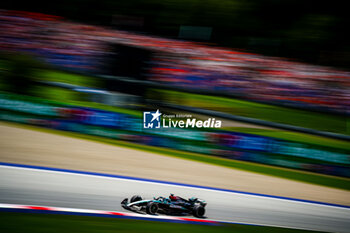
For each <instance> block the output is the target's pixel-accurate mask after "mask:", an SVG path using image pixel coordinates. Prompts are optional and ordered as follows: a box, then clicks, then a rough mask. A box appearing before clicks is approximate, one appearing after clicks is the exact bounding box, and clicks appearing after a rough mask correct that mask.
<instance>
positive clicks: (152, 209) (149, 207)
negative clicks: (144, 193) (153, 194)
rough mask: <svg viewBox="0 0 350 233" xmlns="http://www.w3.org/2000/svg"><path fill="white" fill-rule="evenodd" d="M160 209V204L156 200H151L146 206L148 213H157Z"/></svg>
mask: <svg viewBox="0 0 350 233" xmlns="http://www.w3.org/2000/svg"><path fill="white" fill-rule="evenodd" d="M157 211H158V204H157V203H154V202H149V203H148V204H147V206H146V213H147V214H156V213H157Z"/></svg>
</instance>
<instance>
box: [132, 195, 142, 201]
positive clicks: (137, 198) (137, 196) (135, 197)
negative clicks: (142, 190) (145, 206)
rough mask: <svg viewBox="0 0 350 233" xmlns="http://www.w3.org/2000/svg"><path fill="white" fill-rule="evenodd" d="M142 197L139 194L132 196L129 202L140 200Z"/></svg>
mask: <svg viewBox="0 0 350 233" xmlns="http://www.w3.org/2000/svg"><path fill="white" fill-rule="evenodd" d="M141 200H142V197H141V196H139V195H135V196H132V197H131V199H130V202H135V201H141Z"/></svg>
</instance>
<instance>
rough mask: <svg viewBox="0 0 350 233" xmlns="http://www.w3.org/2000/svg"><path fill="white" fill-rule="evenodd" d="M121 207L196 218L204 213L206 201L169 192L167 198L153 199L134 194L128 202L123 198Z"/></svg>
mask: <svg viewBox="0 0 350 233" xmlns="http://www.w3.org/2000/svg"><path fill="white" fill-rule="evenodd" d="M121 205H122V207H123V208H124V209H127V210H131V211H134V212H141V213H144V212H146V213H147V214H152V215H155V214H157V213H160V214H167V215H193V216H195V217H197V218H203V217H204V214H205V206H206V205H207V203H206V202H205V201H204V200H200V199H198V198H196V197H192V198H189V199H188V200H187V199H184V198H182V197H179V196H174V194H170V196H169V198H165V197H161V196H159V197H157V198H156V197H154V198H153V200H142V198H141V196H139V195H135V196H133V197H132V198H131V199H130V202H128V198H125V199H124V200H123V201H122V203H121Z"/></svg>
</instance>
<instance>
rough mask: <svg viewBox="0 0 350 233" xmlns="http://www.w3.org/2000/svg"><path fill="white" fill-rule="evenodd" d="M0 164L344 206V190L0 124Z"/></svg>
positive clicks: (348, 200) (347, 198) (348, 199)
mask: <svg viewBox="0 0 350 233" xmlns="http://www.w3.org/2000/svg"><path fill="white" fill-rule="evenodd" d="M0 161H1V162H10V163H21V164H28V165H39V166H48V167H57V168H66V169H75V170H84V171H91V172H102V173H110V174H118V175H126V176H135V177H142V178H149V179H158V180H166V181H172V182H180V183H188V184H196V185H204V186H211V187H217V188H224V189H232V190H239V191H246V192H256V193H263V194H270V195H279V196H285V197H292V198H301V199H308V200H314V201H322V202H329V203H335V204H342V205H350V191H346V190H340V189H335V188H328V187H324V186H318V185H313V184H307V183H302V182H297V181H292V180H288V179H282V178H277V177H272V176H267V175H261V174H257V173H253V172H247V171H241V170H236V169H231V168H225V167H221V166H216V165H210V164H206V163H201V162H195V161H191V160H184V159H179V158H175V157H170V156H164V155H160V154H156V153H151V152H145V151H140V150H134V149H130V148H124V147H119V146H113V145H108V144H103V143H98V142H92V141H88V140H83V139H77V138H72V137H65V136H61V135H56V134H51V133H46V132H39V131H35V130H30V129H24V128H21V127H14V126H12V125H8V124H6V123H0Z"/></svg>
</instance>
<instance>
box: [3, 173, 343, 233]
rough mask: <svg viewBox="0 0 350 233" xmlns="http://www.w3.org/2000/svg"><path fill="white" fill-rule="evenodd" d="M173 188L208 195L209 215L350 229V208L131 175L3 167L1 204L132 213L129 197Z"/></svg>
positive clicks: (302, 226)
mask: <svg viewBox="0 0 350 233" xmlns="http://www.w3.org/2000/svg"><path fill="white" fill-rule="evenodd" d="M179 182H181V181H180V180H179ZM232 182H234V181H232ZM300 191H302V190H300ZM169 193H174V194H176V195H179V196H183V197H192V196H196V197H199V198H201V199H204V200H206V201H207V203H208V205H207V207H206V211H207V212H206V216H207V218H208V219H212V220H221V221H228V222H238V223H250V224H258V225H267V226H281V227H291V228H300V229H309V230H319V231H331V232H350V208H343V207H337V206H329V205H322V204H315V203H307V202H298V201H292V200H285V199H279V198H271V197H263V196H257V195H249V194H240V193H235V192H225V191H217V190H209V189H201V188H194V187H184V186H179V185H170V184H160V183H154V182H145V181H137V180H130V179H120V178H108V177H101V176H92V175H82V174H74V173H63V172H56V171H45V170H36V169H28V168H17V167H8V166H0V203H10V204H25V205H43V206H56V207H71V208H85V209H97V210H109V211H122V212H127V210H124V209H123V208H122V207H121V205H120V202H121V201H122V200H123V199H124V198H126V197H128V198H130V197H131V196H132V195H135V194H139V195H141V196H142V197H143V198H144V199H150V198H153V196H167V195H169Z"/></svg>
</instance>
